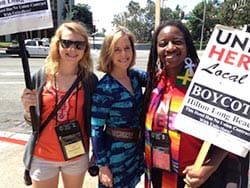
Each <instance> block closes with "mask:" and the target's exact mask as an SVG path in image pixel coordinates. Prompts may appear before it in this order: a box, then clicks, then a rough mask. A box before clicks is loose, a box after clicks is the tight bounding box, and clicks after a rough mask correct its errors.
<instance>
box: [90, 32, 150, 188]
mask: <svg viewBox="0 0 250 188" xmlns="http://www.w3.org/2000/svg"><path fill="white" fill-rule="evenodd" d="M134 42H135V39H134V35H133V34H132V33H131V32H130V31H129V30H128V29H127V28H125V27H118V28H117V29H115V30H113V31H112V32H111V33H110V34H108V35H107V36H106V37H105V39H104V42H103V45H102V48H101V52H100V57H99V67H98V69H99V70H100V71H102V72H104V73H105V75H104V76H103V77H102V79H101V80H100V81H99V83H98V85H97V87H96V90H95V93H94V95H93V103H92V108H91V109H92V110H91V112H92V117H91V125H92V131H91V138H92V143H93V152H94V156H95V161H96V164H97V166H98V167H99V169H100V171H99V187H115V188H133V187H135V186H136V184H137V183H138V182H139V181H140V177H141V175H142V173H143V171H144V160H143V151H144V146H143V139H142V137H141V133H142V129H143V126H142V124H141V118H140V115H141V107H142V102H143V93H142V87H143V86H145V84H146V73H145V72H144V71H139V70H137V69H133V68H132V66H133V65H135V57H136V51H135V46H134Z"/></svg>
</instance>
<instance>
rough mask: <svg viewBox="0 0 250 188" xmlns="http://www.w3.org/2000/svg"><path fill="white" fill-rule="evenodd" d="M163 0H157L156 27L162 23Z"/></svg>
mask: <svg viewBox="0 0 250 188" xmlns="http://www.w3.org/2000/svg"><path fill="white" fill-rule="evenodd" d="M160 4H161V0H155V29H156V28H157V27H158V26H159V25H160V15H161V6H160Z"/></svg>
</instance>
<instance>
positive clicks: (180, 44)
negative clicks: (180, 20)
mask: <svg viewBox="0 0 250 188" xmlns="http://www.w3.org/2000/svg"><path fill="white" fill-rule="evenodd" d="M157 53H158V57H159V58H160V61H161V63H164V64H165V67H166V69H167V74H169V76H176V75H177V74H178V73H179V72H180V71H181V69H182V67H183V61H184V58H185V57H186V56H187V45H186V41H185V38H184V34H183V33H182V32H181V31H180V30H179V29H178V28H177V27H175V26H166V27H164V28H163V29H162V30H161V31H160V33H159V35H158V38H157Z"/></svg>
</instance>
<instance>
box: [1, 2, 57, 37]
mask: <svg viewBox="0 0 250 188" xmlns="http://www.w3.org/2000/svg"><path fill="white" fill-rule="evenodd" d="M0 23H1V27H0V35H6V34H11V33H17V32H24V31H32V30H40V29H46V28H51V27H53V21H52V14H51V7H50V1H49V0H0Z"/></svg>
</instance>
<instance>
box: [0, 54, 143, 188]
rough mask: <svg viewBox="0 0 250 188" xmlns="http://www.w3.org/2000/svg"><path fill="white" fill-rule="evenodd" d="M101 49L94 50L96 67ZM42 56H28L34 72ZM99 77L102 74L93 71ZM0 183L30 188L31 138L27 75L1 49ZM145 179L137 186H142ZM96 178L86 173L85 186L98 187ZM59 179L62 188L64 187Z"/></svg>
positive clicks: (140, 59)
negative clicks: (26, 174) (27, 155)
mask: <svg viewBox="0 0 250 188" xmlns="http://www.w3.org/2000/svg"><path fill="white" fill-rule="evenodd" d="M98 54H99V51H97V50H92V57H93V62H94V63H95V64H94V67H96V61H97V58H98ZM147 58H148V51H137V64H136V66H135V67H136V68H140V69H143V70H145V69H146V64H147ZM43 62H44V59H43V58H29V65H30V72H31V73H32V72H34V71H36V70H37V69H39V68H40V67H41V66H42V65H43ZM94 72H95V73H96V74H97V76H98V77H99V78H100V77H101V76H102V75H103V73H101V72H98V71H96V70H94ZM0 86H1V90H0V105H1V108H0V124H1V126H0V153H1V155H0V161H1V162H0V166H1V170H0V186H1V187H5V188H12V187H15V188H23V187H27V186H25V185H24V183H23V171H24V167H23V163H22V157H23V152H24V144H25V143H26V141H27V139H28V135H29V134H27V133H30V132H31V127H30V126H29V125H27V124H26V123H25V121H24V119H23V108H22V104H21V94H22V91H23V89H24V88H25V82H24V74H23V69H22V62H21V58H20V57H17V56H7V55H6V54H4V53H3V51H1V50H0ZM143 179H144V177H142V181H141V182H140V183H139V184H138V185H137V187H136V188H142V187H143V184H144V183H143ZM97 182H98V181H97V177H91V176H90V175H89V174H88V173H87V174H86V177H85V181H84V186H83V187H86V188H93V187H97ZM62 187H63V186H62V182H61V181H60V182H59V188H62Z"/></svg>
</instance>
